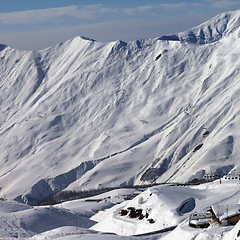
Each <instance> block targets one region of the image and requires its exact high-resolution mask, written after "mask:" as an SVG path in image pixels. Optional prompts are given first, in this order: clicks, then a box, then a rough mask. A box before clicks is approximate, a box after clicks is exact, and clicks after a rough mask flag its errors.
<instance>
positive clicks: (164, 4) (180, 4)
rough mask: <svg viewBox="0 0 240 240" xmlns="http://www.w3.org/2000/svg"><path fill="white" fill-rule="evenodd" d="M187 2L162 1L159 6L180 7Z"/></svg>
mask: <svg viewBox="0 0 240 240" xmlns="http://www.w3.org/2000/svg"><path fill="white" fill-rule="evenodd" d="M186 5H187V4H186V3H185V2H180V3H163V4H161V7H164V8H181V7H185V6H186Z"/></svg>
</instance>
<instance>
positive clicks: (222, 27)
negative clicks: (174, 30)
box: [159, 10, 240, 44]
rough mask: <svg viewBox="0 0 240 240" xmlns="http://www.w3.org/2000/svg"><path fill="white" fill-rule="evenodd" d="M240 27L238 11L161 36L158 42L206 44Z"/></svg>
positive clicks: (239, 12)
mask: <svg viewBox="0 0 240 240" xmlns="http://www.w3.org/2000/svg"><path fill="white" fill-rule="evenodd" d="M239 26H240V10H238V11H233V12H227V13H222V14H219V15H217V16H216V17H214V18H212V19H210V20H208V21H206V22H204V23H202V24H200V25H199V26H196V27H194V28H191V29H189V30H187V31H184V32H181V33H178V34H172V35H168V36H162V37H160V38H159V40H168V41H181V42H188V43H196V44H208V43H213V42H216V41H218V40H220V39H221V38H222V37H224V36H228V35H229V34H230V33H232V32H234V31H235V30H237V29H238V28H239Z"/></svg>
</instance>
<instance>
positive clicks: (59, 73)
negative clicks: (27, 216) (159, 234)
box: [0, 11, 240, 204]
mask: <svg viewBox="0 0 240 240" xmlns="http://www.w3.org/2000/svg"><path fill="white" fill-rule="evenodd" d="M239 27H240V11H236V12H229V13H226V14H222V15H219V16H217V17H215V18H213V19H212V20H210V21H208V22H205V23H204V24H202V25H200V26H198V27H195V28H193V29H191V30H189V31H186V32H184V33H179V34H176V35H172V36H164V37H161V38H156V39H146V40H138V41H133V42H129V43H124V42H122V41H116V42H110V43H101V42H96V41H94V40H92V39H87V38H80V37H76V38H74V39H72V40H69V41H67V42H65V43H61V44H59V45H57V46H54V47H50V48H47V49H44V50H41V51H32V52H27V51H18V50H15V49H12V48H11V47H8V46H5V45H1V46H0V59H1V65H0V76H1V78H0V89H1V91H0V104H1V107H0V151H1V155H0V164H1V169H0V187H1V190H0V194H1V195H2V196H6V197H7V198H10V199H14V198H16V199H17V200H21V201H25V202H28V203H29V204H34V203H36V202H37V201H38V200H41V199H43V198H44V197H46V196H48V195H51V194H53V193H56V192H59V191H61V190H64V189H81V190H82V189H93V188H102V187H113V186H126V185H134V184H147V183H153V182H157V183H160V182H186V181H189V180H192V179H194V178H201V177H202V176H203V175H204V174H205V173H219V174H225V173H228V172H229V171H230V170H232V169H237V168H238V167H239V166H240V164H239V160H238V159H239V157H240V146H239V145H240V142H239V138H240V133H239V131H238V128H239V125H240V109H239V101H240V82H239V80H240V78H239V76H240V75H239V71H240V62H239V56H240V44H239V43H240V28H239Z"/></svg>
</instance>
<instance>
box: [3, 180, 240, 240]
mask: <svg viewBox="0 0 240 240" xmlns="http://www.w3.org/2000/svg"><path fill="white" fill-rule="evenodd" d="M239 191H240V190H239V180H225V179H222V182H221V184H219V180H218V181H215V182H211V183H206V184H202V185H199V186H177V185H169V184H165V185H159V186H154V187H151V188H148V189H146V190H144V189H142V190H141V191H139V190H138V191H137V190H135V189H126V188H124V189H118V190H114V191H109V192H106V193H104V194H101V195H97V196H94V197H91V198H87V199H80V200H74V201H68V202H64V203H61V204H57V205H52V206H34V207H31V206H29V205H26V204H22V203H18V202H15V201H8V200H1V201H0V215H1V217H0V238H1V239H35V240H36V239H39V240H41V239H43V240H46V239H49V240H50V239H51V240H53V239H61V240H63V239H86V240H93V239H109V240H110V239H111V240H115V239H116V240H117V239H119V240H120V239H122V240H123V239H125V240H132V239H136V238H137V239H142V240H144V239H145V240H157V239H168V240H171V239H173V240H176V239H185V240H191V239H199V240H200V239H202V240H203V239H204V240H205V239H206V240H208V239H212V240H228V239H239V238H237V235H238V234H239V223H238V224H237V225H236V226H231V225H227V226H219V225H218V224H212V225H211V226H210V227H208V228H205V229H196V228H192V227H190V226H189V224H188V217H189V215H190V214H191V213H193V212H199V213H201V212H202V213H204V212H205V211H206V210H207V209H208V208H209V207H210V206H211V205H212V204H214V205H215V206H219V208H221V207H222V208H223V206H225V210H226V209H230V206H231V205H232V204H234V205H236V204H240V201H239ZM135 194H138V195H137V196H135V197H133V195H135ZM132 197H133V198H132ZM126 198H127V199H128V200H127V199H126ZM129 207H132V208H133V207H134V208H136V209H140V208H141V209H142V210H143V213H144V214H145V213H146V212H147V213H148V216H144V217H143V218H142V219H140V218H139V217H137V218H131V217H130V215H121V211H122V210H123V209H125V210H126V209H128V208H129ZM151 219H152V221H150V220H151ZM173 225H174V226H176V228H175V229H173V230H171V231H167V232H162V233H156V232H152V231H156V230H161V229H163V228H169V227H171V226H173ZM141 233H142V234H143V233H145V235H140V236H137V237H136V236H133V235H135V234H141Z"/></svg>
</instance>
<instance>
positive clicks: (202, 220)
mask: <svg viewBox="0 0 240 240" xmlns="http://www.w3.org/2000/svg"><path fill="white" fill-rule="evenodd" d="M239 220H240V204H232V205H213V206H211V207H210V209H209V210H208V211H207V212H206V213H205V214H202V213H194V214H192V215H191V216H190V217H189V226H190V227H195V228H207V227H209V226H210V224H213V223H218V224H219V225H220V226H226V225H235V224H236V223H237V222H238V221H239Z"/></svg>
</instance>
